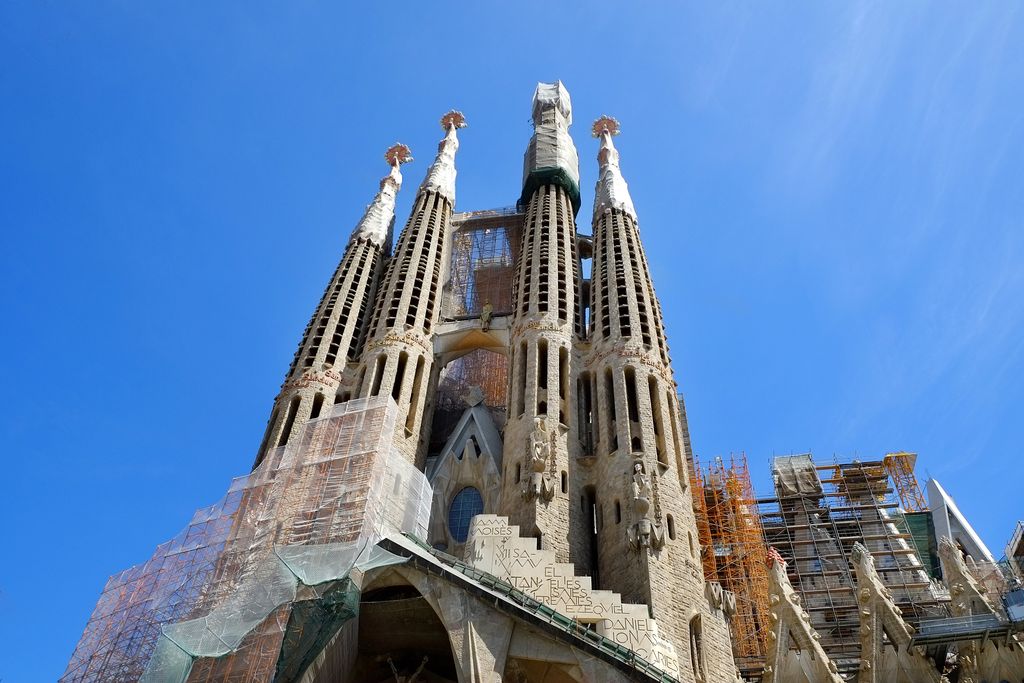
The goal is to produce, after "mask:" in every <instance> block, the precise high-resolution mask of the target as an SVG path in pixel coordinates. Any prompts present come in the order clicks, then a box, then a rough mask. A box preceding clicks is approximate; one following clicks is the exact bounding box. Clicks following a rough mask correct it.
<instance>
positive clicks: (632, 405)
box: [582, 116, 733, 681]
mask: <svg viewBox="0 0 1024 683" xmlns="http://www.w3.org/2000/svg"><path fill="white" fill-rule="evenodd" d="M618 133H619V125H618V122H617V121H615V119H612V118H610V117H606V116H605V117H601V118H600V119H598V120H597V121H596V122H595V123H594V127H593V134H594V136H595V137H597V138H599V139H600V141H601V146H600V151H599V152H598V161H599V163H600V176H599V179H598V182H597V188H596V190H595V197H594V214H593V231H594V262H593V278H592V286H591V317H590V336H589V340H590V350H589V354H588V356H587V360H586V371H585V373H584V375H583V377H582V381H583V382H584V383H589V395H590V396H591V397H593V404H594V416H593V419H592V420H591V422H590V427H591V428H592V430H593V433H592V438H593V441H594V443H595V453H596V456H595V457H596V460H597V462H596V463H595V464H594V466H593V476H594V484H595V489H596V491H597V501H596V509H597V510H598V523H597V528H598V531H597V546H598V574H599V576H600V577H601V587H602V588H605V589H610V590H613V591H616V592H619V593H621V594H622V596H623V598H624V599H626V600H630V601H633V602H641V603H646V604H648V605H649V606H650V609H651V613H652V616H654V617H655V618H656V619H657V620H658V624H659V626H660V628H661V629H662V632H663V633H664V634H665V635H666V636H667V637H669V638H670V639H671V640H672V641H673V642H674V643H675V644H676V648H677V651H678V652H679V653H680V656H681V659H682V658H683V657H685V656H687V655H688V656H689V658H690V660H691V661H690V667H688V668H689V670H690V671H689V672H688V673H692V674H693V678H694V680H697V681H712V680H719V678H718V675H719V674H718V673H713V672H721V675H722V676H723V678H722V679H721V680H733V679H732V678H731V675H732V671H731V668H732V667H731V662H732V653H731V650H730V642H729V633H728V626H727V623H726V621H725V618H724V614H723V610H722V609H721V608H722V605H721V589H720V587H719V588H718V589H717V591H716V590H715V588H716V587H717V585H715V584H708V586H707V587H706V586H705V581H704V574H703V570H702V567H701V560H700V547H699V545H698V543H697V529H696V524H695V521H694V514H693V507H692V501H691V494H690V491H689V484H688V481H689V479H688V470H687V464H686V463H687V453H686V452H685V448H686V446H685V444H686V443H687V442H688V439H687V438H686V435H685V431H684V430H685V429H686V426H685V423H684V422H683V421H682V419H681V418H682V414H681V411H680V406H679V404H678V398H677V394H676V384H675V381H674V379H673V376H672V368H671V365H670V362H669V357H668V346H667V344H666V340H665V330H664V325H663V323H662V315H661V308H660V305H659V303H658V299H657V298H656V297H655V294H654V285H653V283H652V281H651V276H650V270H649V268H648V265H647V257H646V256H645V254H644V249H643V245H642V244H641V242H640V232H639V229H638V222H637V213H636V210H635V209H634V207H633V201H632V199H631V198H630V195H629V189H628V187H627V185H626V182H625V180H624V179H623V177H622V172H621V170H620V168H619V153H618V151H617V150H616V149H615V146H614V144H613V143H612V137H613V136H614V135H617V134H618ZM716 603H718V604H716ZM718 658H720V661H715V660H716V659H718ZM682 668H683V669H686V668H687V667H685V666H684V667H682ZM726 674H728V676H729V677H726Z"/></svg>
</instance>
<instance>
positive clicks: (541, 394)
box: [537, 339, 548, 415]
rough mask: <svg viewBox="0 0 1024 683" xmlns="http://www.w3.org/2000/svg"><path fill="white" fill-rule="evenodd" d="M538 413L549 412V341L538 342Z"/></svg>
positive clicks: (545, 413)
mask: <svg viewBox="0 0 1024 683" xmlns="http://www.w3.org/2000/svg"><path fill="white" fill-rule="evenodd" d="M537 414H538V415H547V414H548V342H547V340H545V339H541V340H540V341H539V342H537Z"/></svg>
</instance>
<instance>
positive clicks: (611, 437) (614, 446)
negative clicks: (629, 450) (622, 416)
mask: <svg viewBox="0 0 1024 683" xmlns="http://www.w3.org/2000/svg"><path fill="white" fill-rule="evenodd" d="M604 387H605V394H606V395H607V397H608V398H607V401H606V402H605V403H606V404H607V406H608V444H609V446H610V448H611V451H612V452H615V451H617V450H619V433H618V429H617V428H616V425H615V421H616V420H615V378H614V377H613V376H612V370H611V368H605V371H604Z"/></svg>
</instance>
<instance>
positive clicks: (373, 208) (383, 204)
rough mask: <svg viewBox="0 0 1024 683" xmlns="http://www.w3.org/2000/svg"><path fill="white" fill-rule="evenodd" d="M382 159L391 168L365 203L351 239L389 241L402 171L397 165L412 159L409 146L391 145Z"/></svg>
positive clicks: (376, 242)
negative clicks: (371, 197) (378, 187)
mask: <svg viewBox="0 0 1024 683" xmlns="http://www.w3.org/2000/svg"><path fill="white" fill-rule="evenodd" d="M384 159H385V160H386V161H387V162H388V165H389V166H390V167H391V170H390V171H389V172H388V174H387V175H386V176H384V177H383V178H381V180H380V190H379V191H378V192H377V196H376V197H374V198H373V201H372V202H370V204H369V205H367V207H366V213H364V214H363V218H362V219H361V220H360V221H359V223H357V224H356V228H355V230H353V231H352V241H356V240H360V239H365V240H368V241H370V242H373V243H374V244H377V245H384V244H385V243H386V242H389V240H388V237H389V236H390V234H391V228H392V226H393V225H394V224H395V198H396V197H397V196H398V191H399V190H400V189H401V188H402V172H401V171H399V166H400V165H401V164H405V163H408V162H410V161H412V160H413V159H412V154H411V153H410V151H409V148H408V147H407V146H405V145H403V144H401V143H395V144H394V145H392V146H391V147H390V148H389V149H388V151H387V152H385V153H384ZM388 246H389V247H390V246H391V245H390V244H388Z"/></svg>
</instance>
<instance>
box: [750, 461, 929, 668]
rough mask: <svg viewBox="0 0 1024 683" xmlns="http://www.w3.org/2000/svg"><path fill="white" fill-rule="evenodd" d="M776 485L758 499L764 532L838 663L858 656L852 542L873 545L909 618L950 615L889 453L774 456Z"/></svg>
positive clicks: (849, 664) (848, 664) (854, 661)
mask: <svg viewBox="0 0 1024 683" xmlns="http://www.w3.org/2000/svg"><path fill="white" fill-rule="evenodd" d="M772 474H773V477H774V480H775V493H776V495H775V496H774V497H772V498H761V499H759V500H758V501H757V506H758V509H759V512H760V516H761V522H762V525H763V527H764V535H765V540H766V541H767V543H768V544H769V545H771V546H774V547H775V548H777V549H778V550H779V553H780V554H781V555H782V557H783V558H784V559H785V560H786V561H787V562H788V563H789V564H788V570H789V578H790V581H791V583H792V584H793V587H794V588H795V589H796V590H797V591H798V592H799V594H800V595H801V597H802V601H803V606H804V608H805V609H806V610H807V611H808V613H809V614H810V617H811V625H812V626H813V627H814V629H815V630H816V631H817V632H818V633H819V634H820V635H821V644H822V646H823V647H824V648H825V651H826V652H828V654H829V656H830V657H831V658H832V659H833V660H834V661H835V662H836V663H837V664H838V665H839V666H840V669H844V670H846V669H848V670H853V669H855V668H856V667H857V665H858V661H859V657H860V640H859V635H858V631H859V629H860V618H859V614H858V611H857V601H856V591H855V587H856V577H855V576H854V574H853V571H852V569H851V567H850V561H849V559H848V558H849V557H850V554H851V551H852V549H853V544H854V543H861V544H863V545H864V546H866V547H867V548H868V550H869V551H870V552H871V555H872V556H873V557H874V559H875V566H876V568H877V570H878V574H879V576H880V577H881V579H882V582H883V583H884V584H885V585H886V587H887V588H888V589H889V590H890V591H891V592H892V595H893V599H894V601H895V602H896V604H897V606H899V608H900V609H901V610H903V616H904V618H905V619H906V620H907V621H908V622H909V623H910V624H911V625H912V626H914V627H916V626H917V625H918V624H920V622H921V620H922V619H929V618H935V617H940V616H945V615H946V614H947V609H946V604H947V603H948V595H944V594H943V591H942V590H940V589H939V588H937V587H936V586H935V585H933V584H932V582H931V581H930V579H929V576H928V574H927V573H926V571H925V567H924V566H923V565H922V563H921V560H920V557H919V554H918V551H917V548H916V546H915V545H914V540H913V536H912V535H911V533H910V531H909V529H908V528H907V525H906V522H905V520H904V518H903V515H902V514H901V505H900V502H899V500H898V499H897V497H896V496H895V495H894V494H895V491H896V488H895V485H894V484H893V482H891V481H890V469H889V466H888V464H887V463H886V462H885V461H884V460H873V461H863V462H862V461H853V462H838V461H835V462H833V463H831V464H824V465H818V464H815V462H814V461H813V459H812V458H811V455H810V454H804V455H791V456H782V457H778V458H775V460H774V461H773V463H772Z"/></svg>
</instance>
